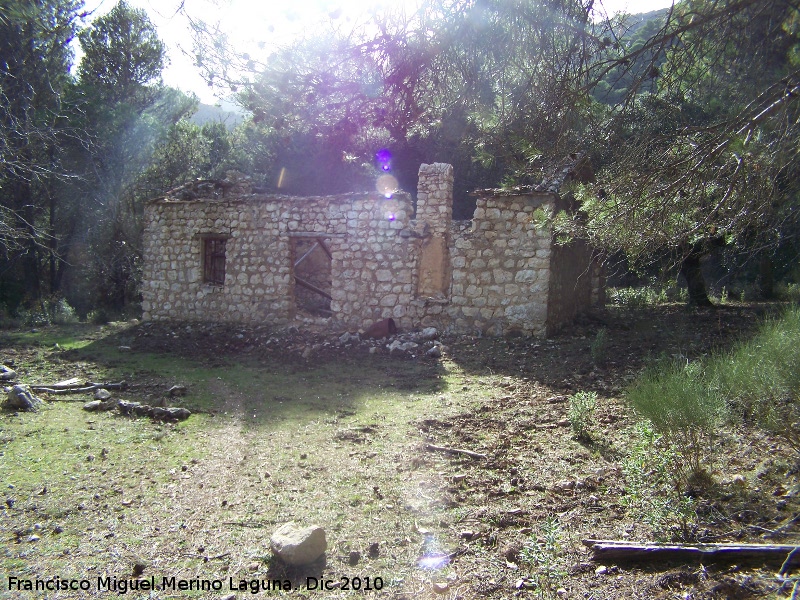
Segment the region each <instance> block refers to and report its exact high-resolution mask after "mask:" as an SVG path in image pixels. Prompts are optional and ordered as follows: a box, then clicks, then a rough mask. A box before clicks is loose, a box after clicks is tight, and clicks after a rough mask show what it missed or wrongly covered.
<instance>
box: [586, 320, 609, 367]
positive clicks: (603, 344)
mask: <svg viewBox="0 0 800 600" xmlns="http://www.w3.org/2000/svg"><path fill="white" fill-rule="evenodd" d="M590 351H591V354H592V360H593V361H594V363H595V364H596V365H603V364H605V362H606V359H607V358H608V330H607V329H606V328H605V327H601V328H600V329H599V330H598V332H597V334H596V335H595V336H594V340H592V346H591V348H590Z"/></svg>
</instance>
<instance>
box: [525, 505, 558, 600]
mask: <svg viewBox="0 0 800 600" xmlns="http://www.w3.org/2000/svg"><path fill="white" fill-rule="evenodd" d="M562 537H563V531H562V528H561V524H560V523H559V521H558V518H557V517H555V516H553V515H548V516H547V517H545V518H544V520H542V521H541V522H540V523H539V527H538V532H537V534H536V535H533V536H532V537H531V539H530V541H529V542H528V543H527V544H526V545H525V546H524V547H523V549H522V551H521V552H520V557H521V558H522V560H523V561H524V562H525V563H527V564H528V565H529V566H530V567H531V569H532V571H531V577H530V580H531V581H532V582H533V584H534V586H535V587H534V589H535V592H536V594H537V596H538V597H539V598H557V597H558V594H557V591H558V588H559V587H560V585H561V582H562V581H563V579H564V577H566V576H567V571H566V569H565V568H564V564H563V559H562V556H561V555H562V545H563V543H562Z"/></svg>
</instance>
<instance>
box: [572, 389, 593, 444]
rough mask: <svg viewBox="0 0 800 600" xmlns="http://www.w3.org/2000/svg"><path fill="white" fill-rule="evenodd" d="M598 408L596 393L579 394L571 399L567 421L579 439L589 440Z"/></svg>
mask: <svg viewBox="0 0 800 600" xmlns="http://www.w3.org/2000/svg"><path fill="white" fill-rule="evenodd" d="M596 408H597V393H596V392H578V393H577V394H573V395H572V396H570V397H569V407H568V408H567V419H569V424H570V426H571V427H572V432H573V433H574V434H575V436H576V437H577V438H578V439H588V438H589V437H590V429H591V426H592V424H593V423H594V411H595V409H596Z"/></svg>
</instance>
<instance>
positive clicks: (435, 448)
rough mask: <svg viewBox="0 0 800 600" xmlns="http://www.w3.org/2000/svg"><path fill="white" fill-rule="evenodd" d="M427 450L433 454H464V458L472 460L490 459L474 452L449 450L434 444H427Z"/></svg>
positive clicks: (457, 449)
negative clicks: (467, 457)
mask: <svg viewBox="0 0 800 600" xmlns="http://www.w3.org/2000/svg"><path fill="white" fill-rule="evenodd" d="M425 448H426V449H427V450H431V451H433V452H446V453H447V454H463V455H464V456H469V457H470V458H482V459H486V458H488V457H487V456H486V455H485V454H481V453H480V452H473V451H472V450H462V449H461V448H447V447H445V446H434V445H433V444H425Z"/></svg>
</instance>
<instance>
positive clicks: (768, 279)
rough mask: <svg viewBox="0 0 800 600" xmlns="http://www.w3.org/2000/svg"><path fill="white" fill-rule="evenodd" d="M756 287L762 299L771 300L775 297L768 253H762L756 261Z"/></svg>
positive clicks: (770, 260)
mask: <svg viewBox="0 0 800 600" xmlns="http://www.w3.org/2000/svg"><path fill="white" fill-rule="evenodd" d="M758 288H759V292H760V295H761V298H762V299H763V300H771V299H772V298H774V297H775V279H774V277H773V274H772V258H771V257H770V256H769V255H768V254H762V255H761V259H760V260H759V261H758Z"/></svg>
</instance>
